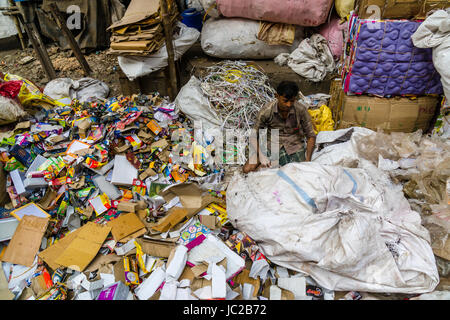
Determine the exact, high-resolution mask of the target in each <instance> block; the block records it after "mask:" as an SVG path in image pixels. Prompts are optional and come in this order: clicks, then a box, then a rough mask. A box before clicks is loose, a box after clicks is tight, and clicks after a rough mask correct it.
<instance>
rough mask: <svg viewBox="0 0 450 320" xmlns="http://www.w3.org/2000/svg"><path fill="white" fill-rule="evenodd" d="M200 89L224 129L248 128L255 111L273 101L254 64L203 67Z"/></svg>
mask: <svg viewBox="0 0 450 320" xmlns="http://www.w3.org/2000/svg"><path fill="white" fill-rule="evenodd" d="M201 81H202V84H201V88H202V91H203V93H204V94H205V95H206V96H207V97H208V100H209V102H210V107H211V108H213V109H214V111H215V112H216V113H217V114H218V115H219V116H220V117H221V118H222V119H224V122H223V125H222V127H223V128H225V129H251V128H252V127H253V124H254V122H255V120H256V116H257V115H258V112H259V110H260V109H261V107H262V106H264V104H266V103H267V102H269V101H270V100H273V99H274V98H275V90H274V89H273V88H272V87H271V86H270V84H269V81H268V77H267V76H266V75H265V74H264V73H263V72H262V71H260V70H258V69H257V68H256V67H255V66H254V65H248V64H247V63H245V62H243V61H230V60H226V61H223V62H220V63H218V64H216V65H214V66H211V67H209V68H207V75H206V76H205V77H203V78H202V79H201Z"/></svg>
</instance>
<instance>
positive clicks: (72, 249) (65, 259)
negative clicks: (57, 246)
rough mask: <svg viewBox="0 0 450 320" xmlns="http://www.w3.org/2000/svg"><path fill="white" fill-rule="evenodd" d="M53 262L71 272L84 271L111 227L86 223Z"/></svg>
mask: <svg viewBox="0 0 450 320" xmlns="http://www.w3.org/2000/svg"><path fill="white" fill-rule="evenodd" d="M80 229H81V230H80V232H79V233H78V234H77V236H76V237H75V239H74V240H73V241H72V242H71V243H70V244H69V245H68V247H67V248H66V249H65V250H64V251H63V252H62V253H61V255H60V256H59V257H58V258H56V260H55V262H56V263H57V264H60V265H62V266H65V267H68V268H70V269H72V270H78V271H84V269H85V268H86V267H87V266H88V265H89V263H90V262H91V261H92V260H93V259H94V258H95V256H96V255H97V253H98V251H99V250H100V248H101V246H102V244H103V242H104V241H105V240H106V237H107V236H108V234H109V232H110V231H111V227H109V226H103V225H99V224H95V223H93V222H88V223H87V224H85V225H84V226H83V227H81V228H80Z"/></svg>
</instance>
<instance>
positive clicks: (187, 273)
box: [178, 265, 195, 283]
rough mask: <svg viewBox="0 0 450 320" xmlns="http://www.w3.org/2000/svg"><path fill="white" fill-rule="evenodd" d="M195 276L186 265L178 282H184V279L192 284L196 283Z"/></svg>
mask: <svg viewBox="0 0 450 320" xmlns="http://www.w3.org/2000/svg"><path fill="white" fill-rule="evenodd" d="M194 278H195V275H194V273H193V272H192V270H191V268H190V267H189V266H188V265H186V266H185V267H184V269H183V272H182V273H181V275H180V278H179V279H178V281H181V280H184V279H188V280H189V281H190V282H191V283H192V281H194Z"/></svg>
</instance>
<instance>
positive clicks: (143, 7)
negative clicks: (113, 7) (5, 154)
mask: <svg viewBox="0 0 450 320" xmlns="http://www.w3.org/2000/svg"><path fill="white" fill-rule="evenodd" d="M158 10H159V0H132V1H131V2H130V4H129V5H128V8H127V11H125V14H124V16H123V17H122V19H121V20H120V21H117V22H116V23H114V24H112V25H111V26H110V27H109V28H108V29H107V30H110V29H116V28H118V27H121V26H125V25H129V24H133V23H136V22H140V21H142V20H144V19H147V18H149V17H152V16H154V15H155V14H157V13H158Z"/></svg>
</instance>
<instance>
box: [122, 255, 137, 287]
mask: <svg viewBox="0 0 450 320" xmlns="http://www.w3.org/2000/svg"><path fill="white" fill-rule="evenodd" d="M134 263H135V262H134ZM123 269H124V271H125V281H126V284H127V285H132V284H136V285H137V284H139V275H138V274H137V265H133V261H132V260H131V259H130V258H129V257H124V258H123Z"/></svg>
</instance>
